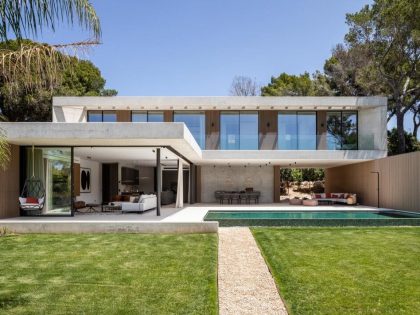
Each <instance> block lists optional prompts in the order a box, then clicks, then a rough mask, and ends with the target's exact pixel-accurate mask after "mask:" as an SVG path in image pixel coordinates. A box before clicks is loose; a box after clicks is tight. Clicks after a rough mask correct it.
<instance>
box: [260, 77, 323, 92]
mask: <svg viewBox="0 0 420 315" xmlns="http://www.w3.org/2000/svg"><path fill="white" fill-rule="evenodd" d="M261 95H262V96H326V95H330V90H329V87H328V84H327V81H326V79H325V77H324V76H323V75H322V74H321V73H319V72H317V73H315V74H314V75H313V77H312V78H311V77H310V75H309V73H307V72H305V73H304V74H301V75H290V74H287V73H284V72H283V73H281V74H280V75H279V76H278V77H277V78H275V77H272V78H271V82H270V83H269V84H268V85H267V86H264V87H262V88H261Z"/></svg>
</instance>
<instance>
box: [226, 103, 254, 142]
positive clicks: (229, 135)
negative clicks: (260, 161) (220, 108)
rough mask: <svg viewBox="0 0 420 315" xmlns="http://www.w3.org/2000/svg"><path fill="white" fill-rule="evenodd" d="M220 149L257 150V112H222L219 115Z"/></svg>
mask: <svg viewBox="0 0 420 315" xmlns="http://www.w3.org/2000/svg"><path fill="white" fill-rule="evenodd" d="M220 149H221V150H258V113H257V112H238V111H230V112H222V113H221V115H220Z"/></svg>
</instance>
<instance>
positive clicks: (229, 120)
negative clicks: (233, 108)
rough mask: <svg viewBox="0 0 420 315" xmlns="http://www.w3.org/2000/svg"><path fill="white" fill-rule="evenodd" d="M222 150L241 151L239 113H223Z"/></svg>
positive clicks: (221, 124) (221, 120)
mask: <svg viewBox="0 0 420 315" xmlns="http://www.w3.org/2000/svg"><path fill="white" fill-rule="evenodd" d="M220 149H221V150H239V112H222V113H221V115H220Z"/></svg>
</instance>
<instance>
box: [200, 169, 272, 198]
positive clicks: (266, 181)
mask: <svg viewBox="0 0 420 315" xmlns="http://www.w3.org/2000/svg"><path fill="white" fill-rule="evenodd" d="M273 172H274V169H273V167H271V166H263V167H258V166H256V167H254V166H253V167H251V166H247V167H244V166H232V167H228V166H217V165H216V167H213V166H202V167H201V176H200V177H201V202H204V203H209V202H216V199H215V198H214V192H215V191H216V190H228V191H240V190H244V189H245V188H246V187H253V188H254V190H258V191H261V199H260V202H263V203H271V202H273V190H274V175H273Z"/></svg>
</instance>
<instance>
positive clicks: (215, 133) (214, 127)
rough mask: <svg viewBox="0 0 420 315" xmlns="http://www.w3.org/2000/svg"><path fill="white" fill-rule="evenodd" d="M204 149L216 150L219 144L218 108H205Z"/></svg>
mask: <svg viewBox="0 0 420 315" xmlns="http://www.w3.org/2000/svg"><path fill="white" fill-rule="evenodd" d="M205 115H206V150H217V149H218V148H219V144H220V110H207V111H206V112H205Z"/></svg>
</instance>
